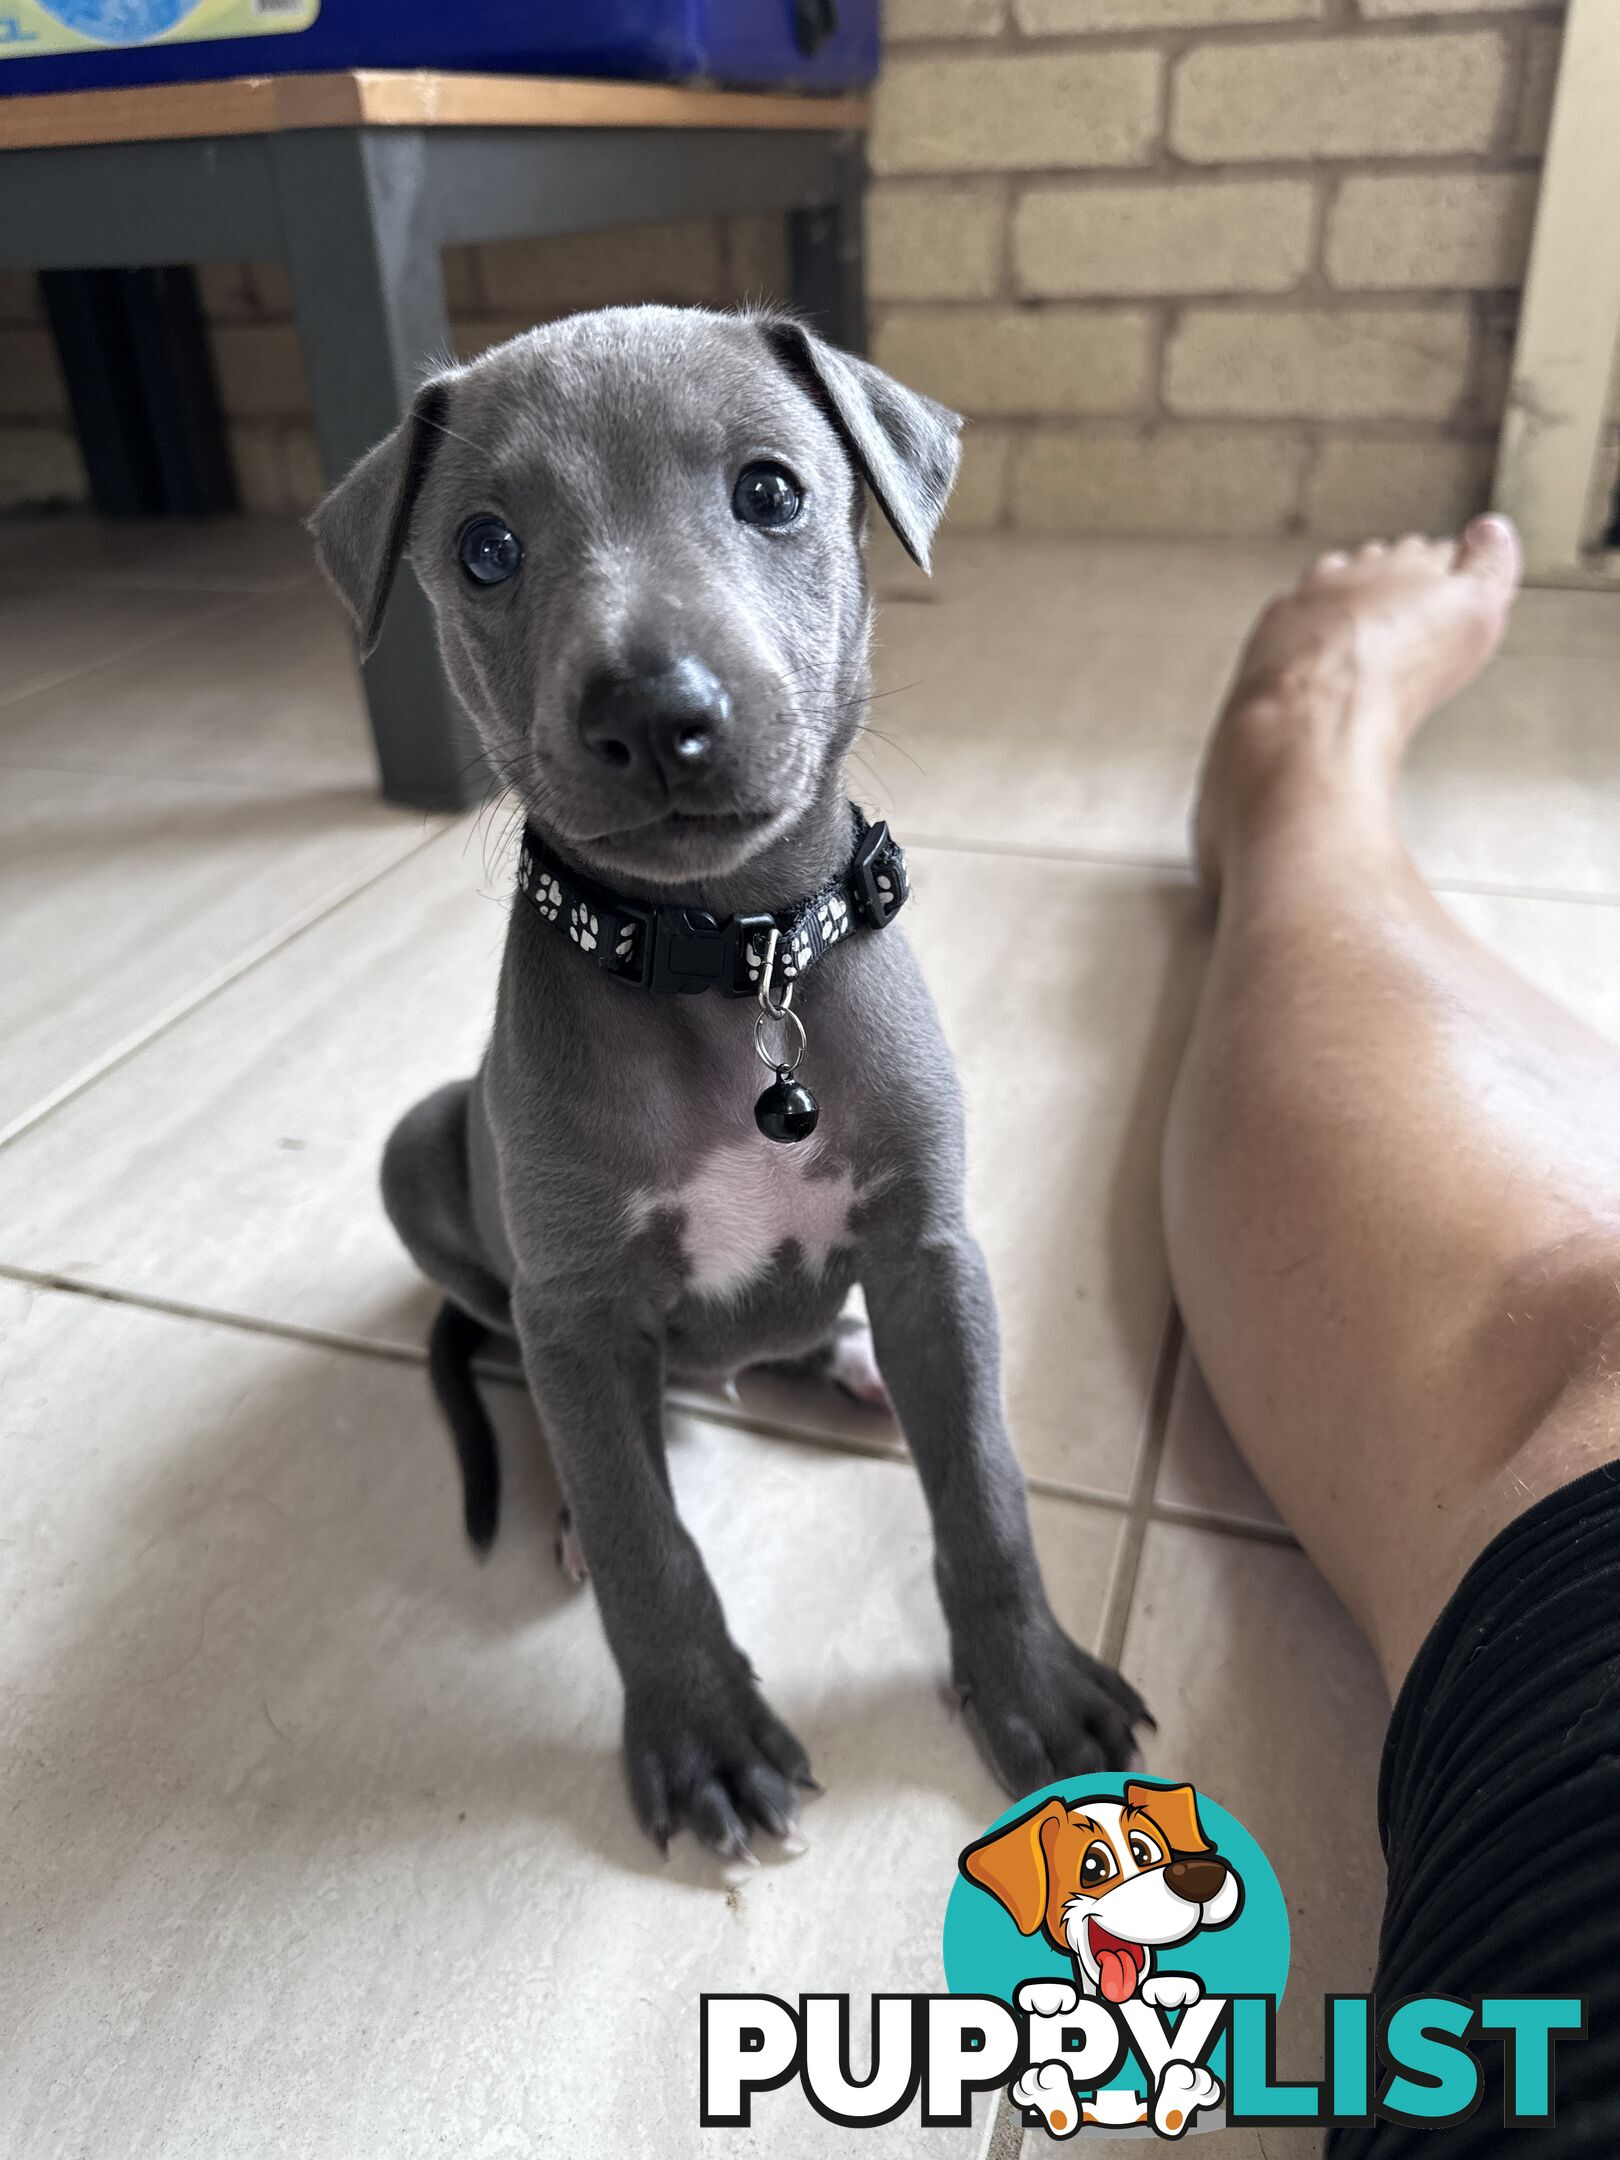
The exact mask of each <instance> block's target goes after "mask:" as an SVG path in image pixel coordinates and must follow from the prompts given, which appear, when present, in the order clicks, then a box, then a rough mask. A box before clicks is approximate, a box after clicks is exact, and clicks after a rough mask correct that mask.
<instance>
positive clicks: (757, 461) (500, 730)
mask: <svg viewBox="0 0 1620 2160" xmlns="http://www.w3.org/2000/svg"><path fill="white" fill-rule="evenodd" d="M955 462H956V429H955V423H954V419H953V416H951V415H948V414H945V413H944V412H943V411H942V410H941V409H940V408H938V407H936V406H933V405H931V404H930V403H929V402H928V401H927V400H925V399H920V398H917V397H915V396H914V395H913V394H912V393H911V392H909V391H905V390H903V389H902V388H901V387H900V386H899V385H898V384H895V383H892V382H891V381H890V380H889V378H887V377H886V376H883V375H881V374H880V373H879V372H878V371H877V370H876V369H873V368H870V367H868V366H867V365H866V364H865V363H864V362H859V361H854V360H851V359H849V358H848V357H847V356H844V355H840V354H837V353H834V352H833V351H832V350H831V349H830V348H829V347H826V346H824V345H822V344H821V343H820V342H819V341H818V340H816V339H814V338H812V337H810V336H809V334H808V333H807V332H805V331H803V330H802V329H800V328H799V327H798V326H797V325H795V324H792V323H788V322H785V321H781V320H770V319H766V318H757V319H755V318H744V317H734V316H719V315H711V314H706V313H703V312H700V311H697V310H686V309H671V308H636V309H608V310H604V311H602V312H601V313H598V314H594V315H583V316H575V317H572V318H570V319H569V320H567V321H565V322H561V323H557V324H553V325H551V326H550V327H548V328H545V329H541V330H536V331H533V332H531V333H529V334H528V335H527V336H525V337H521V338H517V339H515V340H513V341H512V342H511V343H510V344H508V345H505V346H501V347H499V348H497V349H496V350H495V351H493V352H490V353H487V354H485V355H484V356H483V358H481V359H480V360H477V361H475V362H474V363H473V364H472V365H471V366H470V367H466V368H462V369H458V370H455V371H453V372H452V373H450V374H448V375H446V376H442V377H439V378H437V379H436V380H435V381H434V382H433V383H430V384H429V385H428V386H427V388H426V389H425V391H424V393H423V395H422V397H421V398H420V399H419V400H418V405H417V409H416V413H415V415H414V417H413V420H412V421H410V422H407V423H406V426H405V427H404V428H403V429H402V430H401V431H400V433H399V435H397V436H396V437H393V438H390V442H389V443H388V444H385V445H383V446H382V448H381V450H379V451H378V452H374V453H373V455H372V457H371V458H368V459H367V460H365V461H363V463H362V465H361V466H360V467H358V468H357V469H356V472H355V473H354V474H353V475H351V477H350V478H349V479H348V480H347V481H345V482H344V483H343V484H342V485H341V486H340V487H339V488H338V489H337V490H336V491H335V492H334V494H333V495H332V496H331V497H329V498H328V501H327V502H326V504H324V505H323V506H322V508H321V510H320V511H319V512H318V513H317V515H316V520H315V529H316V535H317V542H318V548H319V553H320V556H321V560H322V563H323V567H325V568H326V570H327V572H328V574H329V576H331V577H332V579H333V582H334V583H335V584H336V585H337V586H338V588H339V591H340V592H341V593H342V594H343V595H344V597H345V598H346V599H347V600H348V602H349V604H350V606H351V609H352V610H353V612H354V613H355V615H356V618H357V620H358V621H359V622H360V623H361V625H362V628H363V630H364V631H365V632H366V633H367V634H368V636H372V637H374V636H375V634H376V629H377V627H378V625H379V623H380V617H381V598H380V597H379V587H380V588H381V594H382V595H383V596H385V594H386V582H387V579H388V577H389V576H390V575H391V571H392V559H395V558H397V555H398V554H399V552H401V551H402V550H404V549H408V552H409V555H410V560H411V563H412V566H413V568H414V569H415V571H416V574H417V577H418V578H419V580H420V582H421V584H422V585H423V587H424V589H425V590H426V592H427V594H428V597H429V598H430V600H431V601H432V603H433V607H434V610H435V613H436V616H437V619H438V626H439V638H440V644H441V648H442V650H443V653H444V658H445V663H446V666H447V669H448V671H449V674H450V677H451V680H452V682H453V683H454V685H455V688H456V690H457V692H458V694H459V695H460V697H461V699H462V700H463V702H464V703H465V705H466V706H467V708H468V710H469V712H470V713H471V714H472V716H473V718H474V720H475V722H476V724H477V726H478V728H479V731H480V734H481V736H482V738H483V740H484V743H485V745H486V747H487V749H488V751H489V753H490V756H491V758H492V760H493V762H494V764H495V766H496V768H497V770H498V771H499V772H500V773H501V774H502V776H503V777H504V778H506V779H507V780H509V781H510V782H511V783H512V784H513V785H514V786H515V787H516V788H517V789H518V791H519V792H520V794H521V795H522V797H523V799H524V803H525V807H526V809H527V810H528V813H529V815H530V816H531V817H532V818H533V820H534V821H535V823H536V824H537V825H539V826H540V827H541V829H542V830H544V831H546V832H548V833H550V834H551V835H552V836H553V837H554V838H555V839H556V840H558V841H559V842H560V843H561V844H562V845H563V846H564V847H565V848H566V849H567V850H568V851H569V852H570V853H571V854H573V855H574V856H575V857H576V858H577V859H579V860H581V861H582V862H584V863H585V864H586V865H587V867H589V868H592V869H594V870H596V871H597V872H598V874H599V875H602V876H604V877H608V878H613V879H620V880H629V881H639V882H643V883H651V884H654V885H656V884H674V883H677V882H680V881H682V880H685V879H689V878H692V877H694V876H702V875H703V874H705V873H720V872H723V871H727V870H730V869H733V868H735V867H736V866H737V865H738V864H740V863H742V862H744V861H746V860H747V859H748V858H749V857H750V856H751V855H753V854H755V853H757V852H759V851H760V850H761V849H762V848H763V847H765V846H767V845H768V844H769V843H770V841H771V840H772V839H774V838H775V837H777V836H778V835H779V834H780V833H782V832H783V831H785V830H786V829H787V828H788V827H789V826H790V825H791V824H792V823H793V822H795V820H796V819H797V818H798V817H799V816H800V815H801V814H802V813H803V810H804V809H805V807H806V805H807V804H808V803H810V802H811V801H814V800H816V799H818V798H819V796H820V795H821V794H822V793H823V792H824V791H825V789H826V786H827V784H828V782H829V780H831V781H833V782H834V783H836V777H837V774H838V771H839V769H840V768H841V766H842V762H843V758H844V754H845V752H846V751H847V749H848V747H849V745H850V742H851V740H852V738H853V736H854V734H855V733H856V731H857V729H858V728H859V725H860V722H861V719H862V714H863V703H862V699H863V693H864V689H865V665H866V653H867V641H868V636H869V613H870V608H869V601H868V598H867V592H866V583H865V576H864V568H863V560H862V538H863V523H864V498H863V493H862V490H863V486H864V485H871V486H872V487H873V489H874V492H876V493H877V495H878V498H879V500H880V501H881V502H882V503H883V505H884V507H885V509H886V510H887V511H888V513H889V515H890V516H891V518H892V519H893V521H894V523H895V524H896V528H897V530H899V531H900V532H901V535H902V537H903V538H904V539H905V540H906V541H907V543H908V544H909V545H910V546H911V547H912V549H913V551H914V552H916V553H919V554H921V555H926V552H927V545H928V540H929V537H930V535H931V533H932V530H933V525H934V522H935V520H936V519H937V517H938V515H939V512H940V510H941V509H942V508H943V505H944V500H945V495H946V493H947V492H948V489H949V486H950V481H951V477H952V475H953V474H954V469H955Z"/></svg>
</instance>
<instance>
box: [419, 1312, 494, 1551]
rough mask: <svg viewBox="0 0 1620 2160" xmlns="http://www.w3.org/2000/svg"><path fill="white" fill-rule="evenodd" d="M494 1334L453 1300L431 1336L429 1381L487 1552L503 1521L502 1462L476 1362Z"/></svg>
mask: <svg viewBox="0 0 1620 2160" xmlns="http://www.w3.org/2000/svg"><path fill="white" fill-rule="evenodd" d="M489 1339H490V1330H489V1329H488V1328H487V1327H485V1326H484V1325H483V1323H482V1321H479V1320H475V1319H474V1318H473V1317H472V1315H471V1314H470V1313H466V1312H463V1311H462V1309H461V1307H460V1306H459V1305H453V1304H451V1303H450V1301H449V1299H448V1298H447V1299H446V1300H445V1302H444V1304H442V1305H441V1306H440V1307H439V1315H438V1318H437V1319H436V1320H435V1321H434V1323H433V1329H432V1332H431V1334H430V1335H429V1336H428V1377H429V1378H430V1379H431V1380H432V1382H433V1392H434V1394H435V1395H436V1396H437V1398H438V1403H439V1408H440V1409H441V1410H442V1411H443V1412H444V1415H445V1419H446V1421H447V1423H448V1424H449V1427H450V1434H451V1437H452V1439H453V1440H454V1441H455V1443H456V1460H457V1462H459V1463H460V1465H461V1503H462V1511H463V1515H464V1517H465V1520H466V1524H467V1535H468V1537H469V1538H471V1540H472V1542H473V1543H474V1545H476V1546H477V1548H478V1550H479V1551H480V1552H481V1553H485V1552H488V1551H489V1548H490V1547H491V1545H493V1544H494V1542H495V1527H496V1525H497V1523H498V1522H499V1521H500V1518H501V1459H500V1456H499V1454H498V1453H497V1452H496V1446H495V1428H494V1426H493V1425H492V1424H491V1423H490V1422H489V1413H488V1412H487V1411H486V1410H485V1408H484V1405H483V1402H482V1400H481V1398H480V1396H479V1393H478V1387H477V1383H476V1382H475V1381H474V1379H473V1370H472V1361H473V1359H474V1358H475V1357H476V1356H477V1355H478V1352H479V1351H480V1350H481V1349H482V1348H483V1347H484V1345H485V1343H486V1342H488V1341H489Z"/></svg>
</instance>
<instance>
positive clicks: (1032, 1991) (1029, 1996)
mask: <svg viewBox="0 0 1620 2160" xmlns="http://www.w3.org/2000/svg"><path fill="white" fill-rule="evenodd" d="M1013 2001H1014V2002H1015V2003H1016V2004H1017V2005H1018V2007H1019V2009H1020V2010H1022V2011H1023V2012H1024V2014H1025V2016H1026V2017H1067V2016H1068V2015H1069V2012H1070V2011H1071V2010H1078V2009H1079V2007H1080V1990H1079V1989H1078V1988H1077V1987H1074V1986H1072V1985H1071V1984H1070V1983H1069V1982H1068V1981H1067V1980H1020V1981H1019V1983H1018V1988H1017V1991H1016V1993H1015V1994H1014V1996H1013Z"/></svg>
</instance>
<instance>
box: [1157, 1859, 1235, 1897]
mask: <svg viewBox="0 0 1620 2160" xmlns="http://www.w3.org/2000/svg"><path fill="white" fill-rule="evenodd" d="M1230 1873H1231V1870H1230V1868H1228V1866H1227V1864H1226V1862H1225V1861H1224V1860H1222V1859H1220V1858H1219V1857H1218V1856H1217V1855H1213V1854H1212V1855H1211V1856H1210V1857H1209V1858H1207V1859H1203V1860H1172V1861H1171V1863H1170V1865H1169V1866H1168V1867H1167V1868H1166V1869H1165V1871H1164V1879H1165V1881H1166V1883H1167V1884H1168V1885H1169V1886H1170V1888H1171V1889H1172V1890H1173V1891H1174V1892H1175V1893H1176V1896H1177V1897H1181V1898H1185V1899H1186V1900H1187V1902H1188V1904H1189V1905H1207V1904H1208V1903H1209V1901H1210V1899H1211V1898H1212V1897H1214V1896H1215V1895H1216V1893H1217V1892H1218V1891H1219V1889H1220V1887H1221V1884H1222V1883H1223V1882H1225V1880H1226V1878H1227V1876H1228V1875H1229V1874H1230Z"/></svg>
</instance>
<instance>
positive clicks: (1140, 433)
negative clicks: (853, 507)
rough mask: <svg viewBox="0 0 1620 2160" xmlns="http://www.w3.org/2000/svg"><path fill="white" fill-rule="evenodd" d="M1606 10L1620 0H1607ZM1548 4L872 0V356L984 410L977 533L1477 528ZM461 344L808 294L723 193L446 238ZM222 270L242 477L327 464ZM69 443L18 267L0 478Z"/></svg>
mask: <svg viewBox="0 0 1620 2160" xmlns="http://www.w3.org/2000/svg"><path fill="white" fill-rule="evenodd" d="M1616 5H1620V0H1616ZM1561 17H1562V5H1561V0H885V36H886V40H887V46H888V52H887V57H886V63H885V71H884V75H883V79H882V81H881V83H880V85H879V88H878V92H877V101H876V116H875V123H874V129H873V136H872V147H871V160H872V166H873V172H874V178H873V182H872V187H871V192H870V198H869V206H868V228H867V233H868V271H869V284H870V293H871V300H872V324H871V328H872V341H873V350H874V353H875V354H876V355H877V356H878V357H879V358H880V359H881V360H883V361H884V363H885V364H887V365H889V366H891V367H893V368H894V369H895V370H896V372H897V373H900V374H902V375H904V376H906V377H907V378H908V379H910V380H912V381H914V382H916V383H917V384H918V386H919V387H921V388H924V389H927V390H931V391H932V392H933V393H934V394H935V395H938V396H940V397H943V398H945V399H947V400H948V401H951V402H954V403H955V404H956V405H957V406H958V408H959V409H961V410H963V411H965V412H966V414H967V415H968V418H969V421H970V426H969V431H968V437H967V449H966V456H965V460H964V466H963V474H962V480H961V483H960V486H959V489H958V494H957V500H956V503H955V506H954V509H953V513H952V515H953V520H954V522H955V523H956V525H957V527H958V528H959V529H963V528H983V527H991V526H996V525H1001V524H1009V525H1013V526H1018V527H1025V528H1028V529H1039V530H1042V531H1094V530H1101V531H1110V530H1112V531H1121V532H1166V531H1168V532H1198V533H1222V532H1231V533H1283V532H1291V531H1292V532H1306V531H1309V532H1312V533H1322V534H1324V535H1326V534H1334V535H1348V534H1353V533H1355V532H1358V531H1361V530H1364V529H1374V528H1377V529H1385V528H1390V527H1402V526H1406V525H1421V526H1429V527H1433V526H1439V525H1446V524H1450V523H1454V522H1455V521H1456V520H1457V519H1458V518H1460V517H1462V516H1465V515H1466V514H1467V513H1468V512H1469V511H1470V510H1472V509H1474V508H1475V507H1477V506H1478V505H1479V504H1480V503H1482V502H1483V500H1484V498H1485V491H1486V488H1487V486H1488V484H1489V473H1490V465H1491V451H1492V446H1493V443H1494V439H1495V435H1496V432H1497V429H1498V426H1499V424H1500V417H1501V408H1502V402H1503V399H1504V397H1505V395H1506V390H1507V377H1508V372H1509V366H1510V358H1511V352H1512V341H1513V333H1514V325H1515V317H1516V310H1517V301H1518V287H1519V284H1520V282H1521V280H1522V277H1523V273H1524V263H1525V257H1526V252H1527V248H1528V244H1529V234H1530V229H1531V224H1532V220H1533V216H1534V207H1535V197H1536V187H1537V178H1538V168H1539V161H1540V157H1541V154H1542V151H1543V148H1544V145H1545V141H1546V133H1547V122H1548V115H1549V113H1550V110H1551V103H1552V94H1553V86H1554V83H1555V80H1556V71H1557V60H1558V52H1559V41H1560V36H1561ZM445 275H446V284H447V290H448V293H449V297H450V304H451V314H452V317H453V323H454V337H455V345H456V349H457V350H458V351H460V352H463V353H471V352H476V351H478V350H481V349H482V348H483V347H484V346H485V345H487V344H489V343H491V342H493V341H495V340H496V339H498V338H501V337H505V336H509V335H511V334H512V333H513V332H515V331H517V330H519V329H521V328H523V327H525V326H526V325H527V324H529V323H531V322H533V321H535V320H539V319H544V318H546V317H548V316H551V315H556V314H561V313H566V312H568V311H569V310H570V309H573V308H577V307H593V306H599V305H602V304H604V303H607V302H611V301H616V300H632V299H661V300H669V301H674V302H698V303H704V304H715V305H728V304H731V303H734V302H736V301H738V300H741V299H744V298H750V297H753V298H757V297H762V296H782V295H783V294H784V293H785V290H786V283H787V280H786V271H785V262H784V250H783V245H782V236H781V232H780V227H779V224H778V222H777V221H776V220H774V219H768V218H738V219H731V220H722V221H716V222H702V223H695V224H690V225H669V226H655V227H648V228H645V229H638V230H636V231H632V232H626V233H616V234H594V235H591V236H589V237H588V238H583V239H563V240H551V241H534V242H514V243H511V244H508V245H501V246H495V247H485V248H463V249H456V250H452V251H451V252H450V254H449V255H447V257H446V260H445ZM203 283H204V296H205V303H206V305H207V308H208V312H209V314H210V317H211V318H212V321H213V323H214V338H215V349H216V356H217V360H218V365H219V373H220V379H221V383H222V386H223V389H224V394H225V398H226V402H227V406H228V408H229V412H230V425H231V436H232V442H233V446H234V449H235V453H236V458H237V463H238V468H239V471H240V474H241V478H242V482H243V489H244V493H245V495H246V497H247V500H248V501H249V502H250V504H252V505H253V506H255V507H262V508H286V509H292V508H302V507H304V506H305V505H306V504H307V503H308V502H309V501H310V500H311V499H312V497H313V496H314V494H315V493H316V492H317V490H318V487H319V470H318V461H317V458H316V455H315V447H314V440H313V435H312V432H311V429H310V424H309V417H308V409H307V396H306V392H305V387H304V383H303V376H302V368H301V364H300V361H299V358H298V351H297V340H296V336H295V334H294V332H293V329H292V324H291V313H292V311H291V299H290V294H289V293H288V290H287V282H286V278H285V275H284V273H283V272H282V271H281V270H280V269H279V267H278V266H276V265H274V264H211V265H208V266H206V267H205V269H204V274H203ZM82 488H83V476H82V472H81V470H80V468H79V463H78V459H77V455H76V452H75V450H74V447H73V443H72V438H71V432H70V430H68V429H67V427H66V426H65V425H64V420H63V404H62V393H61V385H60V381H59V379H58V377H57V374H56V370H55V365H54V361H53V360H52V358H51V356H50V353H49V349H48V341H47V340H46V338H45V335H44V332H43V329H42V326H41V324H40V319H39V314H38V308H37V304H36V302H35V300H34V297H33V292H32V284H31V281H30V280H28V279H26V278H20V277H15V276H13V277H5V278H0V501H13V500H18V499H35V498H38V497H39V496H41V495H45V494H50V495H56V496H61V497H65V498H69V499H71V498H72V497H73V496H75V495H76V494H78V493H80V492H82Z"/></svg>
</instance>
